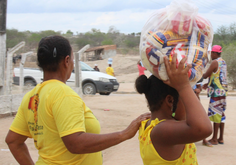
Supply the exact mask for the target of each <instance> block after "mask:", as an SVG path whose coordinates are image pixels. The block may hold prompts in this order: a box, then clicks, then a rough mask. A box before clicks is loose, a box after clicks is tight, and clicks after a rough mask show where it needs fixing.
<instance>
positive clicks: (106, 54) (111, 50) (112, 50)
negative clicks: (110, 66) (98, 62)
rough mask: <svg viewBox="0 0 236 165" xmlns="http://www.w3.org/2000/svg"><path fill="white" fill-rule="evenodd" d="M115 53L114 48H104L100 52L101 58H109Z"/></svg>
mask: <svg viewBox="0 0 236 165" xmlns="http://www.w3.org/2000/svg"><path fill="white" fill-rule="evenodd" d="M115 55H116V49H110V50H104V54H102V59H106V58H110V57H113V56H115Z"/></svg>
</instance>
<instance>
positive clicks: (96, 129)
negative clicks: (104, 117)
mask: <svg viewBox="0 0 236 165" xmlns="http://www.w3.org/2000/svg"><path fill="white" fill-rule="evenodd" d="M10 130H11V131H13V132H16V133H18V134H21V135H24V136H28V137H30V138H33V139H34V144H35V147H36V148H37V149H38V153H39V158H38V161H37V162H36V165H45V164H63V165H65V164H70V165H75V164H76V165H102V154H101V152H96V153H92V154H72V153H70V152H69V151H68V150H67V148H66V146H65V145H64V143H63V141H62V139H61V137H63V136H67V135H70V134H73V133H75V132H88V133H95V134H99V133H100V124H99V122H98V120H97V119H96V118H95V116H94V115H93V113H92V112H91V110H90V109H89V108H88V107H87V106H86V105H85V104H84V102H83V100H82V99H81V98H80V97H79V96H78V95H77V93H75V92H74V91H73V90H72V89H71V88H70V87H69V86H67V85H66V84H64V83H62V82H60V81H58V80H49V81H45V82H43V83H42V84H38V85H37V86H36V87H35V88H34V89H33V90H31V91H30V92H28V93H27V94H26V95H25V96H24V98H23V100H22V102H21V105H20V107H19V109H18V112H17V115H16V117H15V119H14V121H13V123H12V125H11V127H10Z"/></svg>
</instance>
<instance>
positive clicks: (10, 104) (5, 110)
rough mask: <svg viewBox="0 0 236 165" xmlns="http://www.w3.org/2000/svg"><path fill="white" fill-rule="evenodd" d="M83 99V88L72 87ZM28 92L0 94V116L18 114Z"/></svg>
mask: <svg viewBox="0 0 236 165" xmlns="http://www.w3.org/2000/svg"><path fill="white" fill-rule="evenodd" d="M71 88H72V89H73V90H74V91H75V92H76V93H77V94H78V95H79V96H80V97H81V98H82V99H83V93H82V90H81V88H78V87H71ZM25 94H26V93H25V92H24V93H21V94H13V95H0V118H2V117H7V116H11V115H14V114H16V112H17V110H18V107H19V106H20V103H21V101H22V99H23V97H24V95H25Z"/></svg>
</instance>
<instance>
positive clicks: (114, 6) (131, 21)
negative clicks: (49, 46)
mask: <svg viewBox="0 0 236 165" xmlns="http://www.w3.org/2000/svg"><path fill="white" fill-rule="evenodd" d="M171 1H172V0H96V1H95V0H8V4H7V28H15V29H18V30H19V31H25V30H29V31H42V30H55V31H62V32H63V33H65V32H66V31H67V30H71V31H73V32H74V33H76V32H78V33H84V32H88V31H90V30H91V29H92V28H96V29H100V30H101V31H102V32H107V31H108V29H109V27H110V26H114V27H115V28H116V29H117V30H119V31H120V32H121V33H132V32H135V33H137V32H141V30H142V27H143V26H144V24H145V23H146V21H147V20H148V18H149V17H150V15H151V14H152V13H153V12H154V11H156V10H158V9H161V8H165V7H166V6H167V5H169V4H170V3H171ZM192 1H193V2H194V3H195V5H196V6H197V7H198V8H199V10H198V13H199V14H201V15H202V16H204V17H205V18H207V19H208V20H209V21H210V22H211V24H212V25H213V29H214V31H216V30H217V28H218V27H220V26H221V25H225V26H229V25H230V24H231V23H236V1H235V0H227V1H226V0H225V1H223V0H211V1H210V0H192Z"/></svg>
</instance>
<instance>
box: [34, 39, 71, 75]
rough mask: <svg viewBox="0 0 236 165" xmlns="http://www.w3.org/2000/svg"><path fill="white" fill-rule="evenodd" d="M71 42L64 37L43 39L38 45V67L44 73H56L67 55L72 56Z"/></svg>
mask: <svg viewBox="0 0 236 165" xmlns="http://www.w3.org/2000/svg"><path fill="white" fill-rule="evenodd" d="M71 51H72V49H71V46H70V43H69V41H68V40H67V39H66V38H64V37H62V36H57V35H55V36H48V37H44V38H42V39H41V41H40V42H39V45H38V52H37V58H38V66H39V67H40V68H41V69H43V70H44V71H52V72H55V71H57V70H58V67H59V63H60V61H61V60H63V59H65V57H66V56H67V55H69V56H71Z"/></svg>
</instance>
